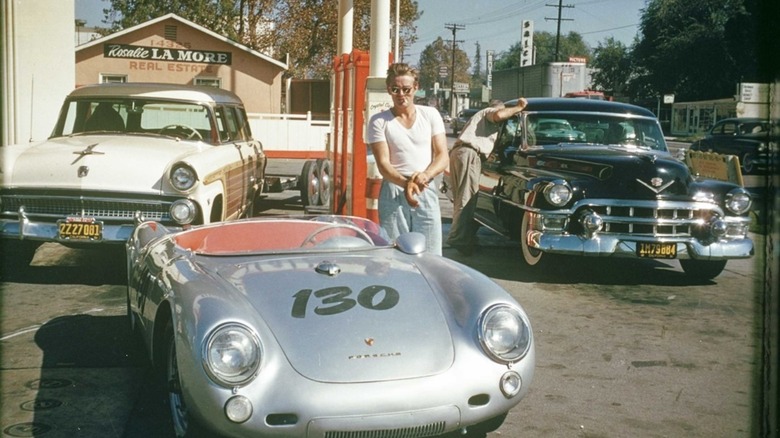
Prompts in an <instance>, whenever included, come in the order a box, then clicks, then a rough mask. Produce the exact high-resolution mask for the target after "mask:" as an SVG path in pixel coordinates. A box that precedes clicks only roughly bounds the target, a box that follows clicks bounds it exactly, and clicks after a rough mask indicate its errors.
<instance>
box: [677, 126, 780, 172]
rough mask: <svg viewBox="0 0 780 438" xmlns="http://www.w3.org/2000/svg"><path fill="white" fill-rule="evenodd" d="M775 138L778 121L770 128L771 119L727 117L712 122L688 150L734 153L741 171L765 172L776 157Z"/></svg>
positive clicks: (776, 137)
mask: <svg viewBox="0 0 780 438" xmlns="http://www.w3.org/2000/svg"><path fill="white" fill-rule="evenodd" d="M778 137H779V136H778V132H777V124H775V126H774V127H773V126H772V123H771V122H770V120H767V119H759V118H729V119H723V120H720V121H718V122H717V123H715V125H714V126H713V127H712V128H711V129H710V130H709V132H708V133H707V136H706V137H704V138H703V139H701V140H698V141H696V142H694V143H693V144H691V147H690V150H692V151H701V152H715V153H718V154H724V155H735V156H737V157H738V158H739V163H740V166H741V167H742V173H744V174H751V173H755V172H756V171H766V170H767V169H769V167H770V163H771V162H772V161H773V160H777V144H778ZM773 144H774V146H773ZM773 149H774V150H773Z"/></svg>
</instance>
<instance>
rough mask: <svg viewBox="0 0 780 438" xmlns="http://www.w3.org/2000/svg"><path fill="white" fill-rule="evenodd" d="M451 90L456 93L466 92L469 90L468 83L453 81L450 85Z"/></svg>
mask: <svg viewBox="0 0 780 438" xmlns="http://www.w3.org/2000/svg"><path fill="white" fill-rule="evenodd" d="M452 89H453V90H452V91H454V92H456V93H468V92H469V84H467V83H466V82H455V83H454V84H453V87H452Z"/></svg>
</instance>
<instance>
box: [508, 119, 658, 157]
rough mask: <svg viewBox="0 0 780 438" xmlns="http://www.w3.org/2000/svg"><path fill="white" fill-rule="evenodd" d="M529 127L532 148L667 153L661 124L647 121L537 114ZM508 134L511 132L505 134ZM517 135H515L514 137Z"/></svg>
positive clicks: (527, 122) (513, 125)
mask: <svg viewBox="0 0 780 438" xmlns="http://www.w3.org/2000/svg"><path fill="white" fill-rule="evenodd" d="M507 126H508V127H509V126H510V125H509V124H508V125H507ZM517 126H518V125H517V123H514V124H512V126H511V127H510V128H509V129H510V130H512V129H514V130H515V131H517ZM526 126H528V135H527V139H526V141H527V144H528V145H529V146H544V145H550V144H560V143H571V144H587V145H621V146H636V147H641V148H648V149H654V150H663V151H666V150H667V149H666V142H665V141H664V137H663V133H662V132H661V129H660V127H659V125H658V123H657V122H656V121H655V120H653V119H648V118H629V117H621V116H614V115H609V114H606V115H605V114H588V113H562V114H542V113H538V114H529V115H528V118H527V119H526ZM507 134H510V133H505V134H504V135H507ZM517 134H518V132H514V135H517Z"/></svg>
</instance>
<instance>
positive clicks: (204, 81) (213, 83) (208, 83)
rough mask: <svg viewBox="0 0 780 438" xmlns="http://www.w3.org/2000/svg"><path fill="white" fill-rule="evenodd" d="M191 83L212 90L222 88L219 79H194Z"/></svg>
mask: <svg viewBox="0 0 780 438" xmlns="http://www.w3.org/2000/svg"><path fill="white" fill-rule="evenodd" d="M193 83H194V84H195V85H206V86H209V87H214V88H221V87H222V79H220V78H195V81H194V82H193Z"/></svg>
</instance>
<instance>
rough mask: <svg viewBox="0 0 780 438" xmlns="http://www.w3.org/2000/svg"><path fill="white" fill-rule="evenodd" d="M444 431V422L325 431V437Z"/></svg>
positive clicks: (408, 437) (404, 437)
mask: <svg viewBox="0 0 780 438" xmlns="http://www.w3.org/2000/svg"><path fill="white" fill-rule="evenodd" d="M442 433H444V422H443V421H442V422H438V423H431V424H425V425H422V426H414V427H404V428H400V429H383V430H357V431H341V432H340V431H331V432H325V438H424V437H432V436H437V435H441V434H442Z"/></svg>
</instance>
